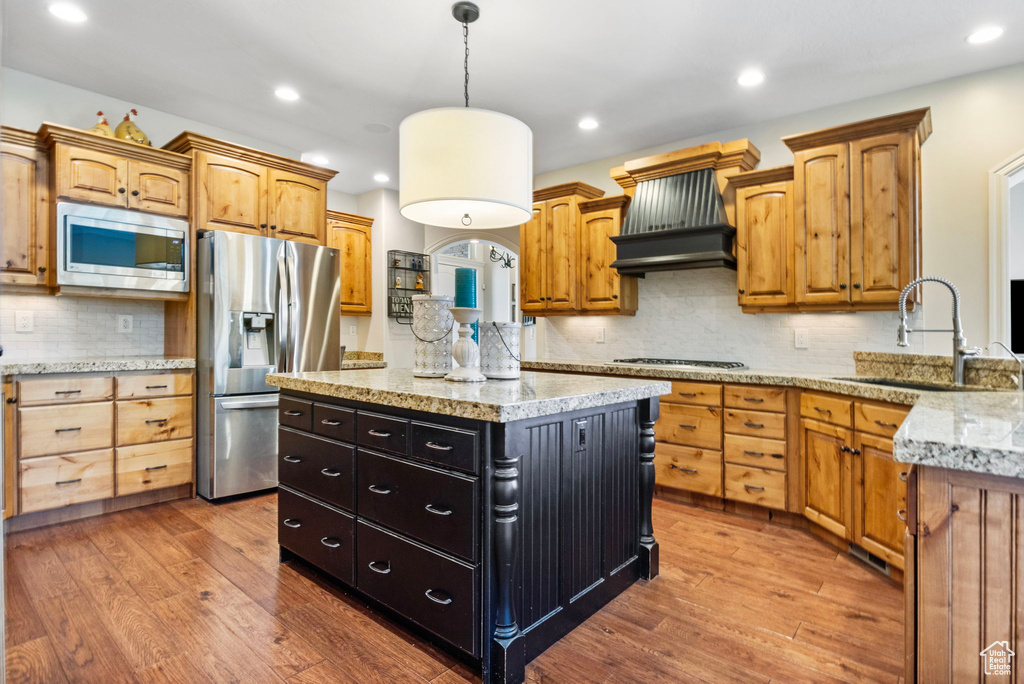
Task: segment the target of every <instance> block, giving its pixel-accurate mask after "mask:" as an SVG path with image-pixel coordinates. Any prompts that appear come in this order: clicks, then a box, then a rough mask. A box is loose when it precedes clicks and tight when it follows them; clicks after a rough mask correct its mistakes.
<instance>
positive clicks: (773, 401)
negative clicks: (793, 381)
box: [725, 385, 786, 413]
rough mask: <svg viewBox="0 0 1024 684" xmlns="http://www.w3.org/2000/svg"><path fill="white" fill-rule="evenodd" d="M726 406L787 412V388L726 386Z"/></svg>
mask: <svg viewBox="0 0 1024 684" xmlns="http://www.w3.org/2000/svg"><path fill="white" fill-rule="evenodd" d="M725 405H726V406H728V407H730V408H738V409H757V410H758V411H776V412H779V413H785V412H786V388H785V387H757V386H754V385H726V386H725Z"/></svg>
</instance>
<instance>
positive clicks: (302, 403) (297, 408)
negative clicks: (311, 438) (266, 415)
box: [277, 395, 313, 432]
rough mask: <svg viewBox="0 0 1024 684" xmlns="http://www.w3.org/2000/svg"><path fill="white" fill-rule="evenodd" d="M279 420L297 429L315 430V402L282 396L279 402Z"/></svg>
mask: <svg viewBox="0 0 1024 684" xmlns="http://www.w3.org/2000/svg"><path fill="white" fill-rule="evenodd" d="M277 422H279V423H280V424H281V425H287V426H288V427H293V428H295V429H296V430H305V431H306V432H312V431H313V402H311V401H306V400H305V399H296V398H295V397H288V396H284V395H282V396H281V399H280V400H279V401H278V404H277Z"/></svg>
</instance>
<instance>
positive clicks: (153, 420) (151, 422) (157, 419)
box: [146, 418, 168, 425]
mask: <svg viewBox="0 0 1024 684" xmlns="http://www.w3.org/2000/svg"><path fill="white" fill-rule="evenodd" d="M167 420H168V419H167V418H153V419H152V420H147V421H146V425H152V424H153V423H156V424H158V425H163V424H164V423H166V422H167Z"/></svg>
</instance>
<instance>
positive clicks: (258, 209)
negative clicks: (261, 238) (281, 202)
mask: <svg viewBox="0 0 1024 684" xmlns="http://www.w3.org/2000/svg"><path fill="white" fill-rule="evenodd" d="M192 173H194V174H197V175H196V221H195V224H196V229H198V230H230V231H234V232H236V233H248V234H250V235H264V234H266V229H267V218H266V216H267V170H266V168H264V167H263V166H260V165H259V164H253V163H250V162H247V161H242V160H239V159H232V158H231V157H225V156H221V155H219V154H210V153H208V152H200V153H198V154H196V157H195V165H194V166H193V167H192Z"/></svg>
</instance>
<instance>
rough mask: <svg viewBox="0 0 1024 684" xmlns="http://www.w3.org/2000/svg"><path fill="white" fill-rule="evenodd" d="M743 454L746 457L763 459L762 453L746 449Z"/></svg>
mask: <svg viewBox="0 0 1024 684" xmlns="http://www.w3.org/2000/svg"><path fill="white" fill-rule="evenodd" d="M743 453H745V454H746V455H747V456H757V457H758V458H764V452H763V451H747V450H746V449H744V450H743Z"/></svg>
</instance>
